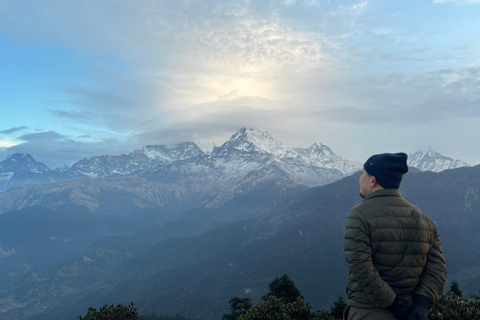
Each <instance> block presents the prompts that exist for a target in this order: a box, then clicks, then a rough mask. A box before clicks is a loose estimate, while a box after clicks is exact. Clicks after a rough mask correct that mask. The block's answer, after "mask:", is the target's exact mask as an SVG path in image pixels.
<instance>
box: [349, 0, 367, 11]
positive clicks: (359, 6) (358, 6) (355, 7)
mask: <svg viewBox="0 0 480 320" xmlns="http://www.w3.org/2000/svg"><path fill="white" fill-rule="evenodd" d="M367 5H368V1H362V2H359V3H356V4H354V5H352V9H353V10H360V9H363V8H365V7H366V6H367Z"/></svg>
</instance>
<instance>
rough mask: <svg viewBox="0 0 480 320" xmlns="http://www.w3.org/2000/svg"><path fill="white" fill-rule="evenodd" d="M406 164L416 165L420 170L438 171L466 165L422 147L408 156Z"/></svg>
mask: <svg viewBox="0 0 480 320" xmlns="http://www.w3.org/2000/svg"><path fill="white" fill-rule="evenodd" d="M408 166H411V167H416V168H418V169H420V170H422V171H434V172H440V171H443V170H447V169H455V168H460V167H466V166H468V164H467V163H465V162H463V161H460V160H454V159H452V158H449V157H446V156H444V155H442V154H440V153H438V152H435V151H433V150H432V149H430V148H428V149H424V150H420V151H417V152H415V153H412V154H410V155H409V156H408Z"/></svg>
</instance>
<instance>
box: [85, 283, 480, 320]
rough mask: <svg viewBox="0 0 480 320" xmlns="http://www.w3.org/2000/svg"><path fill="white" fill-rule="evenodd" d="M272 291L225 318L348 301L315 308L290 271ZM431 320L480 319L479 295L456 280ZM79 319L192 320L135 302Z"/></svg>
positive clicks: (299, 314)
mask: <svg viewBox="0 0 480 320" xmlns="http://www.w3.org/2000/svg"><path fill="white" fill-rule="evenodd" d="M268 288H269V291H268V292H267V294H265V295H264V296H263V297H262V300H261V301H260V302H259V303H258V304H257V305H252V301H251V299H249V298H239V297H233V298H231V299H230V301H229V304H230V313H228V314H224V315H223V317H222V320H341V319H342V316H343V310H344V309H345V308H346V306H347V305H346V302H345V300H344V299H343V297H339V298H338V299H337V301H335V303H334V305H333V306H332V308H331V309H330V310H329V311H327V310H325V309H320V310H316V311H312V306H311V305H310V304H308V303H307V302H305V301H304V298H303V296H302V295H301V293H300V290H298V288H297V287H296V286H295V284H294V282H293V281H292V279H290V277H289V276H288V275H287V274H284V275H283V276H281V277H277V278H275V279H274V280H273V281H272V282H271V283H270V284H269V285H268ZM428 318H429V320H459V319H469V320H480V296H477V295H475V294H471V293H469V294H468V298H464V297H463V293H462V291H461V290H460V288H459V287H458V283H457V282H456V281H453V282H452V284H451V286H450V290H449V292H448V293H446V294H443V295H442V297H441V298H440V300H439V301H438V302H437V303H436V304H435V306H434V307H433V308H432V309H431V310H430V313H429V315H428ZM77 320H193V319H188V318H185V317H183V316H181V315H175V316H171V315H154V314H152V315H148V316H139V315H138V312H137V308H136V307H135V304H134V303H133V302H132V303H131V304H130V305H129V306H124V305H122V304H119V305H117V306H113V305H110V306H109V305H105V306H103V307H102V308H100V310H98V311H97V310H96V309H94V308H89V309H88V312H87V314H86V315H85V316H84V317H82V316H79V317H77Z"/></svg>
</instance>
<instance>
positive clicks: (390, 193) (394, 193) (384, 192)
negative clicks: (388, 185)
mask: <svg viewBox="0 0 480 320" xmlns="http://www.w3.org/2000/svg"><path fill="white" fill-rule="evenodd" d="M401 196H402V194H401V193H400V191H398V189H380V190H376V191H373V192H372V193H370V194H369V195H368V196H367V197H366V198H365V199H363V201H365V200H369V199H371V198H376V197H401Z"/></svg>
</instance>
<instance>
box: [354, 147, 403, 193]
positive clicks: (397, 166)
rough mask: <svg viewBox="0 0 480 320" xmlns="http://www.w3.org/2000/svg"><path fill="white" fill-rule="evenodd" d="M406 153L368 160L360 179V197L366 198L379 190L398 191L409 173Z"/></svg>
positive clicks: (387, 154)
mask: <svg viewBox="0 0 480 320" xmlns="http://www.w3.org/2000/svg"><path fill="white" fill-rule="evenodd" d="M407 157H408V156H407V155H406V154H405V153H382V154H376V155H373V156H371V157H370V158H368V160H367V161H366V162H365V164H364V165H363V173H362V176H361V177H360V181H359V183H360V195H361V196H362V197H363V198H365V197H367V196H368V195H369V194H370V193H372V191H375V190H378V189H398V188H399V187H400V182H402V177H403V175H404V174H405V173H407V172H408V166H407Z"/></svg>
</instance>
